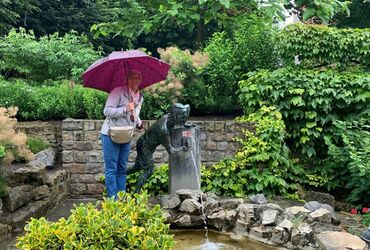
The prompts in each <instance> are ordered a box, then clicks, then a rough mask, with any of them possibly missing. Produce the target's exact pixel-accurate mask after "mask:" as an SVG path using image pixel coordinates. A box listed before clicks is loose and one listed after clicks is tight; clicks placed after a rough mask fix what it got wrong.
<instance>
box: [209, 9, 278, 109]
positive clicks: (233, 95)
mask: <svg viewBox="0 0 370 250" xmlns="http://www.w3.org/2000/svg"><path fill="white" fill-rule="evenodd" d="M274 36H275V30H274V28H273V25H272V23H271V22H269V21H268V20H267V19H263V18H259V17H256V16H251V17H249V18H248V19H244V20H240V22H239V23H238V25H236V26H235V30H234V32H233V33H232V35H231V36H230V35H228V34H227V33H225V32H223V33H215V34H214V35H213V37H212V38H211V39H210V41H209V43H208V44H207V46H206V47H205V49H204V50H205V51H206V52H207V53H208V54H209V57H210V63H209V64H208V66H207V67H206V68H205V70H204V75H205V76H204V79H205V83H206V86H207V88H208V92H209V93H210V96H211V97H212V98H208V99H211V100H212V101H213V102H214V103H215V104H216V105H213V106H212V107H213V108H215V109H216V110H210V111H213V112H221V113H230V112H233V110H235V109H236V108H237V99H238V98H237V89H238V81H239V80H241V79H242V75H243V74H244V73H247V72H250V71H254V70H257V69H273V68H275V67H276V65H277V56H276V52H275V46H274V45H275V40H274Z"/></svg>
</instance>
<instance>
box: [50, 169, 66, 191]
mask: <svg viewBox="0 0 370 250" xmlns="http://www.w3.org/2000/svg"><path fill="white" fill-rule="evenodd" d="M68 179H69V172H68V171H67V170H65V169H62V170H56V171H48V172H47V174H46V181H45V183H46V185H48V186H49V187H53V186H56V185H57V184H58V183H61V182H64V181H66V180H68Z"/></svg>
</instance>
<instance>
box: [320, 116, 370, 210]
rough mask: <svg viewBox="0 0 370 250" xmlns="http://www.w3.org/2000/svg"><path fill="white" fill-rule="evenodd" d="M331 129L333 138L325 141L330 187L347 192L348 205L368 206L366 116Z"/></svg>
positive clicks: (369, 155) (369, 139) (369, 164)
mask: <svg viewBox="0 0 370 250" xmlns="http://www.w3.org/2000/svg"><path fill="white" fill-rule="evenodd" d="M333 125H334V126H333V128H332V131H333V135H332V136H327V137H326V138H325V142H326V144H327V145H328V158H327V159H326V165H327V166H330V169H331V177H332V179H333V180H332V182H331V183H330V187H331V188H335V187H345V188H346V189H348V190H349V191H350V195H349V196H348V197H347V199H348V201H349V202H352V203H361V202H362V204H370V190H369V187H370V178H369V176H370V161H369V159H370V130H369V128H370V112H367V113H364V114H363V115H361V116H360V117H353V118H351V119H348V120H346V121H339V120H338V121H335V122H334V124H333Z"/></svg>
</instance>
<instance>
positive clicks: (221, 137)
mask: <svg viewBox="0 0 370 250" xmlns="http://www.w3.org/2000/svg"><path fill="white" fill-rule="evenodd" d="M213 140H214V141H217V142H218V141H225V140H226V136H225V134H223V133H222V134H215V135H214V137H213Z"/></svg>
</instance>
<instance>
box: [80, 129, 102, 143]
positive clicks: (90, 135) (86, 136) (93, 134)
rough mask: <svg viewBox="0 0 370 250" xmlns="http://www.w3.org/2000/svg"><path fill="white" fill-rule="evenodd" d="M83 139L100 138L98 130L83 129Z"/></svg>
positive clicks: (92, 140) (94, 139) (93, 139)
mask: <svg viewBox="0 0 370 250" xmlns="http://www.w3.org/2000/svg"><path fill="white" fill-rule="evenodd" d="M84 139H85V141H89V142H95V141H98V140H100V131H96V130H95V131H85V132H84Z"/></svg>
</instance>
